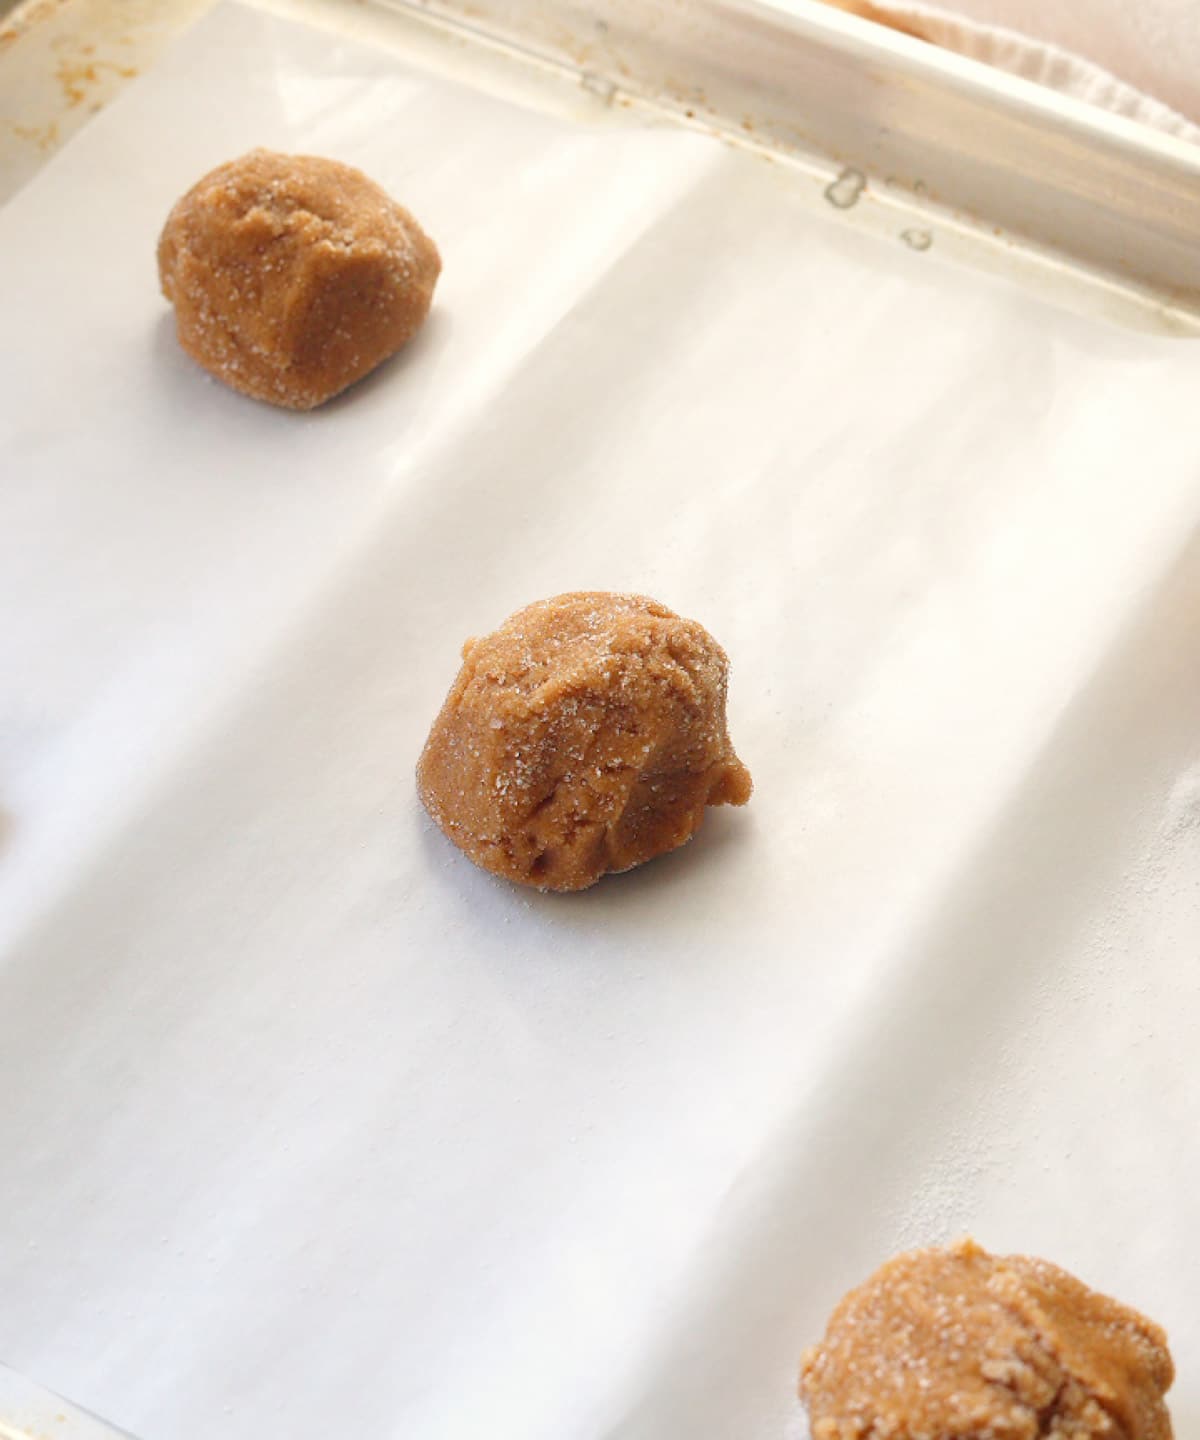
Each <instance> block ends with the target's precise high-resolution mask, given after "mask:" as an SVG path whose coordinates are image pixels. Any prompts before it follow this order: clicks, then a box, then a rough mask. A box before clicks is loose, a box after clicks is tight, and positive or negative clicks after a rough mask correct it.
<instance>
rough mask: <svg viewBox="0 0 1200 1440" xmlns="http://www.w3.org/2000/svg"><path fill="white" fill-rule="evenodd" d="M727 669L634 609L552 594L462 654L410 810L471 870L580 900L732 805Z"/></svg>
mask: <svg viewBox="0 0 1200 1440" xmlns="http://www.w3.org/2000/svg"><path fill="white" fill-rule="evenodd" d="M728 674H729V661H728V660H727V659H726V657H725V652H724V651H723V650H722V649H721V647H720V646H719V645H718V644H717V643H716V641H715V640H714V639H713V638H712V636H711V635H709V634H708V632H707V631H706V630H704V629H703V628H702V627H701V626H699V625H697V624H696V622H695V621H694V620H684V619H682V618H681V617H680V616H678V615H676V614H674V612H672V611H670V610H668V609H667V608H666V606H665V605H659V604H656V602H655V601H653V600H647V599H646V598H645V597H644V596H641V595H611V594H607V593H605V592H602V591H590V592H579V593H575V594H570V595H559V596H557V597H556V598H555V599H553V600H542V601H539V602H538V603H537V604H536V605H529V606H527V607H526V608H525V609H524V610H518V611H517V613H516V614H515V615H513V616H511V617H510V618H509V619H508V620H506V621H505V622H504V624H503V625H501V627H500V628H499V630H497V631H496V632H495V634H493V635H488V636H487V637H486V638H485V639H483V640H468V641H467V643H466V645H464V646H463V667H462V669H461V670H460V671H459V675H458V679H457V680H456V681H455V682H454V686H453V688H452V689H451V691H450V694H449V695H448V696H447V698H446V703H445V705H443V706H442V711H441V714H440V715H439V716H438V717H437V719H436V720H435V721H434V725H433V729H432V730H431V731H430V734H429V739H428V741H427V742H426V745H425V750H424V753H423V754H422V755H421V760H420V764H419V765H418V767H417V784H418V788H419V789H420V793H421V799H422V801H423V802H424V804H425V808H426V809H427V810H428V811H429V814H430V815H431V816H432V817H433V819H434V820H435V821H436V822H437V823H438V825H440V826H441V828H442V830H444V831H445V833H446V834H447V835H448V836H449V838H450V839H451V840H453V841H454V843H455V844H456V845H457V846H458V847H459V849H460V850H462V851H464V852H465V853H466V854H467V855H468V856H469V857H470V858H471V859H472V860H474V861H475V863H476V864H477V865H482V866H483V868H484V869H485V870H490V871H492V872H493V874H496V875H503V876H505V877H506V878H507V879H509V880H515V881H517V883H518V884H521V885H534V886H537V887H538V888H539V889H542V890H582V889H584V888H585V887H586V886H588V885H592V884H594V883H595V882H596V881H597V880H599V879H600V877H601V876H602V875H604V874H606V873H608V872H609V871H611V870H629V869H632V867H633V866H634V865H640V864H641V863H642V862H643V861H644V860H650V859H653V857H654V856H655V855H661V854H662V853H663V852H664V851H666V850H674V849H675V847H676V846H677V845H682V844H684V842H685V841H687V840H690V839H691V837H692V835H694V834H695V832H696V831H697V830H698V829H699V827H700V822H701V820H702V819H703V817H704V807H705V806H706V805H744V804H745V803H746V801H747V800H748V799H749V798H750V775H749V772H748V771H747V769H746V767H745V766H744V765H743V764H742V763H741V761H740V760H739V759H738V758H737V756H736V755H735V754H734V753H733V746H732V745H731V744H730V742H729V734H728V732H727V730H726V728H725V692H726V686H727V680H728Z"/></svg>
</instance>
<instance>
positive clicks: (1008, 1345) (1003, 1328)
mask: <svg viewBox="0 0 1200 1440" xmlns="http://www.w3.org/2000/svg"><path fill="white" fill-rule="evenodd" d="M1173 1379H1174V1367H1173V1366H1172V1363H1171V1356H1170V1354H1169V1353H1168V1351H1167V1341H1166V1336H1165V1335H1164V1334H1163V1332H1162V1331H1161V1330H1160V1329H1159V1328H1158V1326H1157V1325H1154V1324H1153V1323H1152V1322H1151V1321H1149V1320H1147V1319H1145V1318H1144V1317H1143V1316H1141V1315H1139V1314H1138V1313H1137V1312H1136V1311H1135V1310H1129V1309H1126V1307H1125V1306H1124V1305H1119V1304H1118V1303H1117V1302H1116V1301H1115V1300H1109V1299H1108V1298H1107V1297H1106V1296H1104V1295H1098V1294H1097V1293H1096V1292H1095V1291H1094V1290H1089V1289H1088V1288H1087V1286H1086V1285H1084V1284H1082V1283H1081V1282H1080V1281H1078V1280H1076V1279H1074V1278H1073V1277H1072V1276H1070V1275H1068V1274H1067V1273H1066V1272H1065V1271H1064V1270H1060V1269H1058V1267H1057V1266H1055V1265H1049V1264H1047V1263H1046V1262H1045V1261H1044V1260H1031V1259H1029V1258H1028V1257H1026V1256H1024V1255H1007V1256H994V1255H989V1254H987V1252H986V1251H984V1250H981V1249H980V1247H979V1246H978V1245H976V1244H975V1243H974V1242H973V1241H970V1240H965V1241H962V1242H960V1243H959V1244H957V1245H951V1246H949V1247H947V1248H945V1249H934V1250H915V1251H913V1252H911V1253H910V1254H907V1255H900V1256H898V1257H897V1258H896V1259H894V1260H891V1261H889V1262H888V1264H886V1265H884V1266H883V1268H882V1269H880V1270H878V1271H876V1273H875V1274H874V1275H872V1276H871V1278H870V1279H869V1280H868V1281H867V1282H866V1284H864V1285H861V1286H859V1288H858V1289H857V1290H852V1291H851V1292H850V1294H849V1295H847V1296H846V1298H845V1299H844V1300H843V1301H842V1303H841V1304H840V1305H839V1306H838V1307H837V1309H836V1310H835V1311H834V1312H833V1317H832V1319H831V1320H830V1322H829V1329H828V1330H827V1331H826V1334H825V1339H824V1340H823V1341H822V1343H821V1344H820V1345H818V1346H817V1347H816V1348H815V1349H813V1350H810V1351H809V1353H808V1354H807V1355H806V1356H805V1357H804V1369H803V1376H802V1378H801V1382H800V1393H801V1395H802V1396H803V1398H804V1401H805V1404H806V1405H807V1406H808V1411H809V1417H810V1420H811V1422H812V1434H813V1440H1040V1437H1051V1436H1057V1437H1061V1440H1101V1437H1103V1440H1171V1419H1170V1416H1169V1415H1168V1414H1167V1409H1166V1406H1165V1405H1164V1404H1163V1395H1164V1394H1165V1393H1166V1391H1167V1390H1168V1389H1169V1388H1170V1385H1171V1381H1172V1380H1173Z"/></svg>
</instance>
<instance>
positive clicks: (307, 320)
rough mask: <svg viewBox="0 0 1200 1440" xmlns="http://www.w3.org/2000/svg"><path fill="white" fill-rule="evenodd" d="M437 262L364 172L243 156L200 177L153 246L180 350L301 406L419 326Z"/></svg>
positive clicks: (290, 158)
mask: <svg viewBox="0 0 1200 1440" xmlns="http://www.w3.org/2000/svg"><path fill="white" fill-rule="evenodd" d="M440 270H441V260H440V258H439V256H438V252H437V248H436V247H435V246H434V244H433V241H432V240H430V239H429V237H428V236H427V235H426V234H425V233H424V232H423V231H422V229H421V227H420V226H419V225H418V224H417V222H416V221H415V220H414V219H413V217H412V216H411V215H410V214H409V213H408V211H407V210H405V209H403V208H402V207H401V206H400V205H397V204H396V202H395V201H394V200H392V199H391V198H390V197H389V196H388V195H387V194H386V193H385V192H384V191H383V190H381V189H380V187H379V186H378V185H376V184H375V183H374V181H372V180H369V179H368V178H367V177H366V176H365V175H364V174H363V173H362V172H361V171H360V170H355V169H354V168H353V167H352V166H350V165H342V164H340V163H338V162H337V161H335V160H322V159H318V158H317V157H315V156H310V155H279V154H275V153H273V152H272V151H269V150H252V151H251V152H250V153H249V154H248V155H243V156H242V157H241V159H239V160H232V161H230V162H229V163H228V164H226V165H221V166H219V167H218V168H217V169H216V170H213V171H211V172H210V173H209V174H207V175H205V176H204V178H203V179H202V180H200V181H198V182H197V184H195V185H194V186H193V187H192V188H191V189H190V190H189V191H188V192H187V194H186V195H184V196H183V198H182V199H181V200H179V201H178V203H177V204H176V205H175V207H174V209H172V211H171V213H170V215H169V216H168V218H167V223H166V225H165V226H164V227H163V231H162V235H161V236H160V238H159V242H158V271H159V280H160V283H161V285H162V291H163V294H164V295H165V296H166V297H167V299H168V300H169V301H170V302H171V303H172V305H173V306H174V307H175V325H176V332H177V334H178V337H179V343H180V345H181V346H182V347H183V349H184V350H186V351H187V353H188V354H189V355H191V357H192V358H193V359H194V360H197V361H198V362H199V363H200V364H201V365H203V366H204V368H205V369H206V370H208V371H210V372H211V373H212V374H213V375H215V376H216V377H217V378H218V379H219V380H223V381H224V382H225V384H226V385H229V386H232V388H233V389H235V390H240V391H242V392H243V393H244V394H246V395H252V396H254V397H255V398H256V399H258V400H266V401H268V402H270V403H271V404H273V405H281V406H284V407H286V408H288V409H291V410H309V409H311V408H312V407H313V406H315V405H320V404H322V403H323V402H324V401H326V400H329V399H330V398H331V397H332V396H334V395H336V394H338V393H339V392H340V391H342V390H344V389H345V388H346V387H347V386H348V385H352V384H354V382H355V381H356V380H360V379H362V377H363V376H364V375H366V374H367V373H368V372H369V371H371V370H373V369H374V368H375V367H376V366H377V365H379V364H380V363H382V361H384V360H386V359H387V358H388V356H390V355H393V354H394V353H395V352H396V351H397V350H399V349H400V347H401V346H402V345H404V344H405V343H406V342H407V341H408V340H410V339H411V338H412V337H413V336H414V335H415V334H416V332H417V331H418V330H419V329H420V328H421V326H422V324H423V323H424V321H425V317H426V315H427V314H428V313H429V307H430V305H431V304H432V302H433V289H434V285H435V284H436V282H437V278H438V274H439V272H440Z"/></svg>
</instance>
